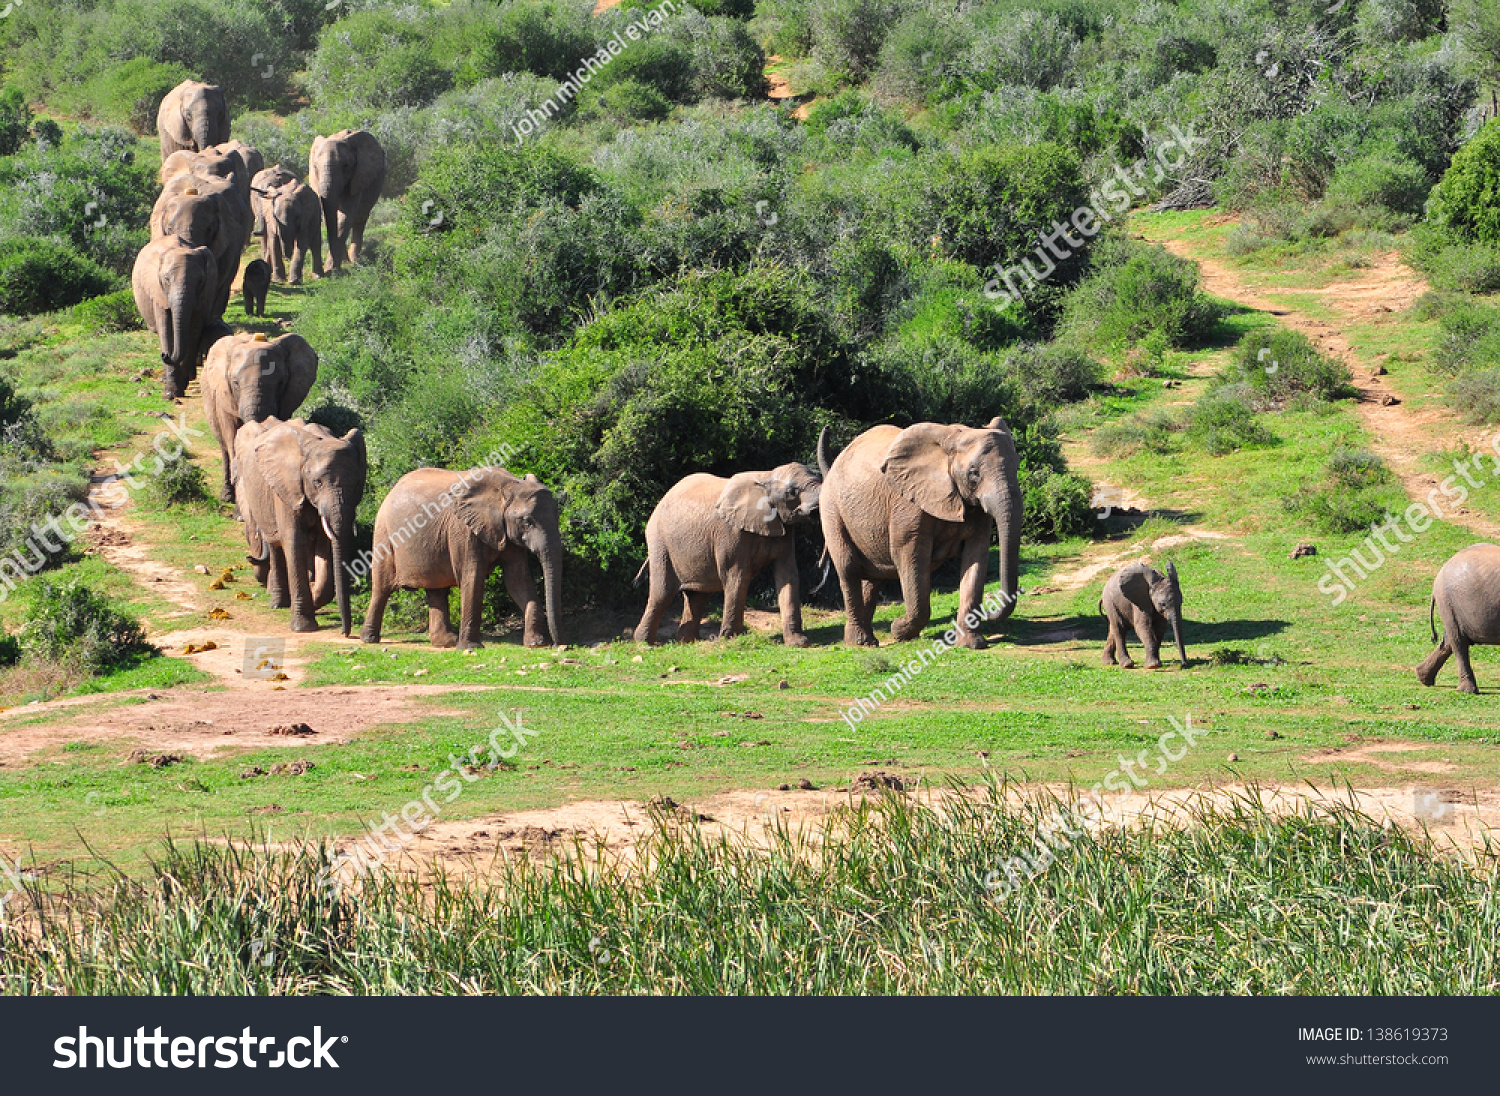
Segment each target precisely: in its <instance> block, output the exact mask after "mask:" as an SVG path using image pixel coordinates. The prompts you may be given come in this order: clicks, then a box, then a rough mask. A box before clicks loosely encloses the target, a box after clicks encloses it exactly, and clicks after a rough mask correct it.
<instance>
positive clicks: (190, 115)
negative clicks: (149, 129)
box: [156, 80, 229, 160]
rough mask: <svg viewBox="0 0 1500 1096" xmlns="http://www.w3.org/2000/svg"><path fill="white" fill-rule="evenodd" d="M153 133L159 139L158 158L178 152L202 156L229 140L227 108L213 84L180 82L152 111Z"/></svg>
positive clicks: (221, 95)
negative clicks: (181, 150)
mask: <svg viewBox="0 0 1500 1096" xmlns="http://www.w3.org/2000/svg"><path fill="white" fill-rule="evenodd" d="M156 132H157V136H158V137H160V138H161V158H162V159H163V160H165V159H166V158H167V157H168V156H170V155H172V153H174V152H176V151H178V150H179V149H188V150H190V151H192V152H202V151H203V150H204V149H206V148H209V147H210V146H212V145H217V144H220V143H222V142H224V141H227V140H229V104H228V102H227V101H226V100H225V98H224V89H223V88H221V87H219V86H218V85H217V84H200V83H198V82H197V81H196V80H184V81H183V82H182V83H180V84H178V85H177V86H176V87H175V88H173V89H172V90H171V91H169V92H167V94H166V96H165V97H164V98H163V99H162V101H161V106H160V107H158V108H157V110H156Z"/></svg>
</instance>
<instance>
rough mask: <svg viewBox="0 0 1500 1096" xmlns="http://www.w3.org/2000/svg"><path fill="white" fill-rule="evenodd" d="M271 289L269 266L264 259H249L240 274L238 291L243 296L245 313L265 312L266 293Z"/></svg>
mask: <svg viewBox="0 0 1500 1096" xmlns="http://www.w3.org/2000/svg"><path fill="white" fill-rule="evenodd" d="M270 289H271V268H270V266H268V265H267V264H266V261H265V260H264V259H251V260H250V261H249V262H248V263H246V264H245V273H244V274H242V275H241V276H240V293H241V294H243V295H244V298H245V315H247V316H264V315H265V314H266V294H267V293H268V292H270Z"/></svg>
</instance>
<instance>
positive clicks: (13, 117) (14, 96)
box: [0, 87, 31, 156]
mask: <svg viewBox="0 0 1500 1096" xmlns="http://www.w3.org/2000/svg"><path fill="white" fill-rule="evenodd" d="M30 138H31V108H30V107H29V106H27V105H26V96H25V95H23V94H22V93H21V89H20V88H13V87H7V88H0V156H14V155H15V154H16V153H18V152H20V151H21V147H22V146H23V145H25V144H26V142H27V141H28V140H29V139H30Z"/></svg>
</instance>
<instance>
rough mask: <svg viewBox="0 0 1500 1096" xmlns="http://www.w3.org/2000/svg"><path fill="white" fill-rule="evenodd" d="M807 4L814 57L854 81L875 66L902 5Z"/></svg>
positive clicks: (875, 0) (867, 0)
mask: <svg viewBox="0 0 1500 1096" xmlns="http://www.w3.org/2000/svg"><path fill="white" fill-rule="evenodd" d="M808 6H809V8H810V13H809V24H810V37H811V39H812V50H813V56H815V57H816V58H817V59H818V60H819V61H821V62H822V63H823V65H824V66H826V67H827V68H828V69H829V70H830V71H832V72H836V73H839V74H841V75H843V76H844V77H847V78H848V79H849V80H852V81H856V82H857V81H862V80H864V79H865V78H866V77H868V76H869V75H870V73H871V71H872V70H873V69H874V67H875V60H876V58H877V57H878V56H879V55H880V48H881V46H882V45H883V44H884V43H885V36H886V33H887V32H888V31H889V30H890V29H891V27H892V26H893V25H895V23H896V21H897V20H898V19H899V18H900V17H901V6H902V5H901V2H900V0H812V2H811V3H810V4H809V5H808Z"/></svg>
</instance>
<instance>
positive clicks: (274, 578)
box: [266, 544, 292, 609]
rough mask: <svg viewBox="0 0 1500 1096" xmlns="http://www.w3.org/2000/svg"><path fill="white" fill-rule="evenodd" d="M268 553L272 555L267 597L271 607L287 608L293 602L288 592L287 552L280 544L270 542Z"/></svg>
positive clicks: (267, 577)
mask: <svg viewBox="0 0 1500 1096" xmlns="http://www.w3.org/2000/svg"><path fill="white" fill-rule="evenodd" d="M266 554H267V555H268V556H270V557H271V570H270V572H269V573H268V574H267V575H266V597H267V598H268V599H269V600H270V603H271V608H273V609H285V608H287V607H289V606H290V605H291V603H292V599H291V597H290V596H289V595H288V593H287V575H286V552H284V551H283V550H282V546H281V545H279V544H268V545H266Z"/></svg>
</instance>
